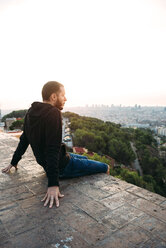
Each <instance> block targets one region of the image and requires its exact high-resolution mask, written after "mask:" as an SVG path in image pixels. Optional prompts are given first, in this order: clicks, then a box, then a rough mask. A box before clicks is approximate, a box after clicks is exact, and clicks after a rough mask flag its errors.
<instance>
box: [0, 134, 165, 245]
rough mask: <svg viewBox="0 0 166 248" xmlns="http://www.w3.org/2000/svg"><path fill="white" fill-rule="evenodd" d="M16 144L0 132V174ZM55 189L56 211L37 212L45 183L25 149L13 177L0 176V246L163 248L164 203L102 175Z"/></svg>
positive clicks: (74, 181) (45, 187) (144, 191)
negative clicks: (57, 191) (57, 197)
mask: <svg viewBox="0 0 166 248" xmlns="http://www.w3.org/2000/svg"><path fill="white" fill-rule="evenodd" d="M17 143H18V139H17V138H13V137H10V136H9V135H7V134H4V133H0V149H1V153H0V159H1V163H0V169H2V168H3V167H5V166H6V165H7V164H8V163H9V162H10V160H11V157H12V154H13V151H14V150H15V148H16V145H17ZM60 185H61V186H60V188H61V192H62V193H63V194H64V195H65V197H64V198H63V199H61V200H60V207H59V208H56V207H54V208H52V209H49V208H47V207H43V203H42V202H41V201H40V200H41V199H42V197H43V196H44V194H45V192H46V189H47V178H46V176H45V173H44V171H43V169H42V168H41V167H40V166H39V165H37V163H36V162H35V160H34V157H33V154H32V152H31V149H30V148H29V149H28V150H27V152H26V153H25V155H24V156H23V159H22V160H21V161H20V163H19V169H18V171H17V172H14V171H13V172H11V173H10V174H9V175H6V174H2V173H0V247H2V248H22V247H24V248H29V247H31V248H39V247H40V248H53V247H55V248H58V247H59V248H62V247H63V248H71V247H72V248H86V247H89V248H90V247H105V248H114V247H116V248H117V247H118V248H121V247H122V248H125V247H127V248H129V247H132V248H134V247H142V248H145V247H146V248H147V247H149V248H150V247H156V248H157V247H166V198H164V197H162V196H160V195H158V194H154V193H152V192H149V191H147V190H145V189H142V188H139V187H137V186H135V185H132V184H129V183H126V182H124V181H122V180H119V179H117V178H114V177H112V176H108V175H106V174H96V175H92V176H86V177H81V178H74V179H67V180H61V181H60Z"/></svg>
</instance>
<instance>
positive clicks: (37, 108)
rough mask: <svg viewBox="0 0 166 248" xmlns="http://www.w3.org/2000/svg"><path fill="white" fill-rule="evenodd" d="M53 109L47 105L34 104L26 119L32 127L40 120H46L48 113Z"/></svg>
mask: <svg viewBox="0 0 166 248" xmlns="http://www.w3.org/2000/svg"><path fill="white" fill-rule="evenodd" d="M53 108H55V107H53V106H52V105H51V104H48V103H42V102H34V103H32V105H31V107H30V109H29V110H28V112H27V118H28V121H29V122H30V125H31V126H32V127H34V126H36V125H37V124H38V123H39V122H40V121H41V120H42V119H45V118H47V115H48V113H49V112H50V111H51V110H52V109H53Z"/></svg>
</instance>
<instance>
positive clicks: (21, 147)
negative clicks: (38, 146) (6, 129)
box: [11, 130, 29, 166]
mask: <svg viewBox="0 0 166 248" xmlns="http://www.w3.org/2000/svg"><path fill="white" fill-rule="evenodd" d="M28 145H29V142H28V139H27V137H26V133H25V130H24V131H23V133H22V135H21V136H20V142H19V144H18V146H17V149H16V151H15V152H14V154H13V158H12V160H11V164H12V165H13V166H16V165H17V164H18V162H19V161H20V159H21V158H22V155H23V154H24V153H25V151H26V149H27V147H28Z"/></svg>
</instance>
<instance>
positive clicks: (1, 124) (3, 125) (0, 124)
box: [0, 122, 5, 131]
mask: <svg viewBox="0 0 166 248" xmlns="http://www.w3.org/2000/svg"><path fill="white" fill-rule="evenodd" d="M4 127H5V122H0V131H4Z"/></svg>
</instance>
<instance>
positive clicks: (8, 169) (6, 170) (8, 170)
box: [2, 164, 17, 173]
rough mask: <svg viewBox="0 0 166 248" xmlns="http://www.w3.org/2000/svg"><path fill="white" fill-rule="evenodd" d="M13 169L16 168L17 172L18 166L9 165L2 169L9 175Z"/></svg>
mask: <svg viewBox="0 0 166 248" xmlns="http://www.w3.org/2000/svg"><path fill="white" fill-rule="evenodd" d="M12 167H14V168H15V170H17V165H15V166H14V165H12V164H9V165H8V166H7V167H6V168H4V169H2V172H3V173H9V172H10V169H11V168H12Z"/></svg>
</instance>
